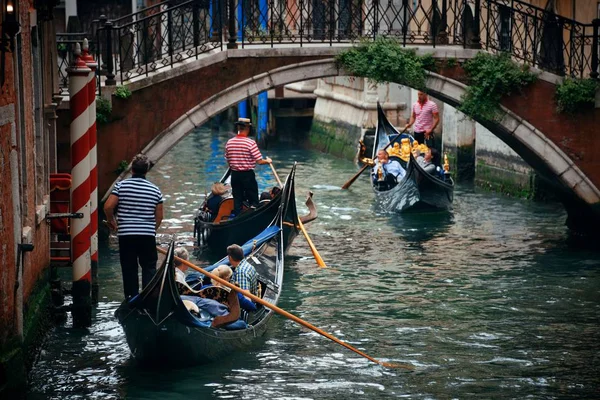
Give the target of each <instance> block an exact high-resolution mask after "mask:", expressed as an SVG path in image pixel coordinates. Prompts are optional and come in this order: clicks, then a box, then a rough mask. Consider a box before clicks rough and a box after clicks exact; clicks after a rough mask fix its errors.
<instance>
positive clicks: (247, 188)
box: [225, 118, 271, 215]
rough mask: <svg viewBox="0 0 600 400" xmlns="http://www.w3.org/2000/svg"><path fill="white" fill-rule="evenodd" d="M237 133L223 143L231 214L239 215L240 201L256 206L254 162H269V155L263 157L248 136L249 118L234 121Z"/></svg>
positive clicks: (256, 191)
mask: <svg viewBox="0 0 600 400" xmlns="http://www.w3.org/2000/svg"><path fill="white" fill-rule="evenodd" d="M235 125H236V126H237V127H238V134H237V136H236V137H234V138H231V139H229V140H228V141H227V144H226V145H225V158H226V159H227V163H229V168H231V191H232V193H233V204H234V206H233V214H234V215H239V214H240V212H241V211H242V203H243V202H244V201H247V202H248V203H249V204H250V206H253V207H257V206H258V185H257V183H256V177H255V175H254V167H255V165H256V164H271V159H270V158H269V157H267V158H265V159H263V158H262V154H260V150H258V146H257V145H256V142H255V141H254V140H252V139H250V138H249V137H248V135H249V134H250V126H251V124H250V119H248V118H240V119H239V120H238V122H236V123H235Z"/></svg>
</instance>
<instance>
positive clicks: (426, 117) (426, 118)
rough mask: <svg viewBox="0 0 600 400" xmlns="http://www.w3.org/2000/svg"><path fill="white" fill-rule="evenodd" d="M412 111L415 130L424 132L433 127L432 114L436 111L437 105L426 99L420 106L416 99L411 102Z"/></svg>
mask: <svg viewBox="0 0 600 400" xmlns="http://www.w3.org/2000/svg"><path fill="white" fill-rule="evenodd" d="M412 111H413V113H414V114H415V125H414V126H415V128H414V129H415V132H425V131H427V130H429V129H431V128H432V127H433V114H434V113H436V114H437V113H438V108H437V105H436V104H435V103H434V102H433V101H431V100H427V101H426V102H425V104H423V105H422V106H421V103H419V102H418V101H417V102H416V103H415V104H413V109H412Z"/></svg>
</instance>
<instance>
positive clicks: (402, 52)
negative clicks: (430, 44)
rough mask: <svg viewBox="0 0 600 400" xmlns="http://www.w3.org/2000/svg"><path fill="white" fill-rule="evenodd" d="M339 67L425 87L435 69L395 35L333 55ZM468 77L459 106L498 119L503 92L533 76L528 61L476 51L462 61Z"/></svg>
mask: <svg viewBox="0 0 600 400" xmlns="http://www.w3.org/2000/svg"><path fill="white" fill-rule="evenodd" d="M336 62H337V65H338V67H342V68H344V69H345V70H346V71H348V72H350V73H351V74H353V75H355V76H361V77H365V78H368V79H370V80H373V81H375V82H376V83H381V82H394V83H398V84H400V85H405V86H409V87H411V88H413V89H417V90H425V79H426V77H427V71H436V70H437V67H438V65H437V63H436V60H435V59H434V58H433V55H431V54H427V55H425V56H418V55H417V54H416V52H415V51H414V50H410V49H405V48H403V47H402V46H401V45H400V43H399V42H398V41H396V40H394V39H389V38H377V39H376V40H375V41H372V42H363V43H361V44H360V45H358V46H356V47H353V48H351V49H349V50H346V51H344V52H342V53H340V54H339V55H338V56H337V57H336ZM454 65H456V59H450V60H448V61H447V62H446V67H450V66H454ZM463 68H464V70H465V73H466V74H467V77H468V80H469V86H468V88H467V92H466V93H465V95H464V96H463V98H462V105H461V106H460V107H459V110H460V111H462V112H463V113H465V114H466V115H468V116H469V117H471V118H474V119H477V120H480V121H492V120H497V119H498V118H499V116H500V115H501V113H500V100H501V99H502V97H503V96H507V95H510V94H511V93H513V92H515V91H519V90H521V89H522V88H523V87H525V86H527V85H529V84H531V83H532V82H534V81H535V80H536V75H535V74H533V73H532V72H531V71H530V70H529V67H528V66H527V65H519V64H517V63H515V62H514V61H512V60H511V58H510V55H508V54H499V55H492V54H488V53H484V52H481V53H478V54H477V55H476V56H475V57H474V58H472V59H471V60H469V61H467V62H465V63H464V65H463Z"/></svg>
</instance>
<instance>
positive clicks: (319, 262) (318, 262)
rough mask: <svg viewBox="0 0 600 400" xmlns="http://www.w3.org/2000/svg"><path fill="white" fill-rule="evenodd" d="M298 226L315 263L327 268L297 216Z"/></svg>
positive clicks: (275, 172) (277, 177)
mask: <svg viewBox="0 0 600 400" xmlns="http://www.w3.org/2000/svg"><path fill="white" fill-rule="evenodd" d="M269 165H270V166H271V171H273V175H275V178H276V179H277V182H278V183H279V186H280V187H282V188H283V185H282V184H281V180H279V175H278V174H277V171H275V167H274V166H273V164H269ZM298 227H299V228H300V230H301V231H302V234H303V235H304V238H305V239H306V242H307V243H308V247H310V251H312V253H313V257H314V259H315V261H316V262H317V265H318V266H319V267H320V268H327V265H326V264H325V261H323V258H321V255H320V254H319V252H318V251H317V248H316V247H315V245H314V243H313V242H312V240H310V237H309V236H308V232H306V229H305V228H304V224H302V221H301V220H300V218H298Z"/></svg>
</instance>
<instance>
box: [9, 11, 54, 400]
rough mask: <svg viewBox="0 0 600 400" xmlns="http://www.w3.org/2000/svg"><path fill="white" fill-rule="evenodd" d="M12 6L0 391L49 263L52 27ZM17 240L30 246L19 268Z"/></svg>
mask: <svg viewBox="0 0 600 400" xmlns="http://www.w3.org/2000/svg"><path fill="white" fill-rule="evenodd" d="M15 5H17V15H18V21H19V23H20V25H21V28H20V33H19V34H17V37H16V40H15V43H14V44H15V50H14V52H13V53H9V54H6V66H7V70H6V74H5V83H4V85H3V87H2V88H1V92H0V176H2V179H0V391H2V390H3V389H5V388H6V386H18V385H19V384H22V383H23V381H24V379H25V374H23V373H21V372H22V370H23V368H24V367H25V365H26V360H27V356H26V350H27V347H28V344H29V343H31V341H32V340H33V338H34V337H35V336H36V334H37V331H36V329H34V327H36V326H37V323H36V322H37V320H38V319H37V316H39V314H38V313H35V312H33V313H29V312H30V311H33V310H36V309H38V305H39V304H40V303H38V301H39V300H40V299H42V300H43V299H44V298H45V297H44V296H43V295H42V296H40V293H44V288H43V284H44V283H45V282H46V280H45V279H43V276H44V275H45V272H46V270H47V267H48V265H49V262H50V246H49V226H48V224H47V223H46V221H45V217H46V214H47V211H48V201H49V173H50V171H51V170H50V167H49V153H50V151H49V142H50V133H51V132H53V129H54V128H53V122H52V118H51V117H52V115H53V105H52V104H53V88H54V87H55V85H54V82H53V80H54V79H56V78H55V77H54V75H53V73H52V71H54V70H55V68H54V67H55V65H56V58H53V54H54V53H53V52H52V50H48V49H52V48H55V47H56V45H55V38H54V27H53V24H52V22H49V21H42V20H41V19H40V18H38V14H37V11H36V9H35V8H34V1H33V0H28V1H19V2H17V3H15ZM42 52H43V54H42ZM18 244H33V245H34V249H33V251H31V252H28V253H25V255H24V256H23V262H22V265H21V267H20V268H19V269H18V268H17V264H18V263H19V258H18V257H17V249H18ZM40 282H41V283H42V285H40ZM43 311H45V310H43ZM43 314H44V315H46V314H47V313H46V312H44V313H43ZM0 397H1V396H0Z"/></svg>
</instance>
